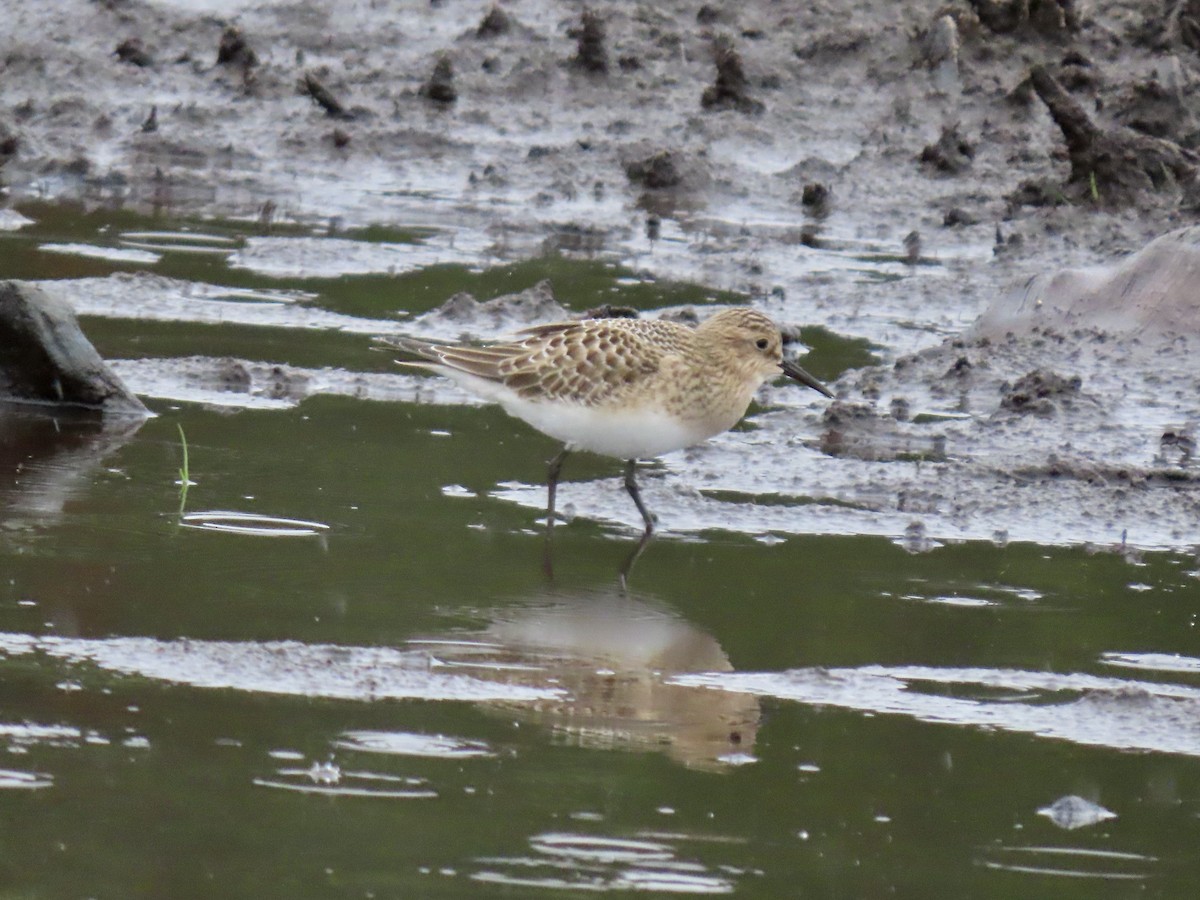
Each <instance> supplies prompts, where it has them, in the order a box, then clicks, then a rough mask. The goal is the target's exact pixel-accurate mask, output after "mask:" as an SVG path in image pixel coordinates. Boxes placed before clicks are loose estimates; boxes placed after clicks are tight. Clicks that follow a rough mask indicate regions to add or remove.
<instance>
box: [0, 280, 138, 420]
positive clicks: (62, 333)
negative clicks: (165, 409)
mask: <svg viewBox="0 0 1200 900" xmlns="http://www.w3.org/2000/svg"><path fill="white" fill-rule="evenodd" d="M0 400H10V401H25V402H35V403H54V404H59V403H65V404H70V405H75V406H87V407H92V408H96V409H100V410H103V411H104V412H105V413H114V414H124V415H138V416H144V415H146V414H147V410H146V407H145V406H144V405H143V404H142V401H140V400H139V399H138V398H137V397H136V396H135V395H134V394H133V393H131V392H130V390H129V389H128V388H127V387H126V386H125V385H124V383H123V382H122V381H121V379H119V378H118V377H117V376H116V375H115V374H113V372H112V370H111V369H110V368H109V367H108V365H107V364H106V363H105V362H104V360H103V359H102V358H101V356H100V354H99V353H97V352H96V348H95V347H93V346H92V344H91V342H90V341H89V340H88V339H87V337H86V336H85V335H84V333H83V331H82V330H81V329H80V328H79V322H78V321H77V320H76V318H75V313H74V311H73V310H72V309H71V307H70V306H68V305H67V304H66V303H64V302H63V301H62V300H59V299H58V298H56V297H51V296H50V295H49V294H47V293H46V292H45V291H43V290H42V289H41V288H38V287H34V286H33V285H30V284H24V283H21V282H17V281H3V282H0Z"/></svg>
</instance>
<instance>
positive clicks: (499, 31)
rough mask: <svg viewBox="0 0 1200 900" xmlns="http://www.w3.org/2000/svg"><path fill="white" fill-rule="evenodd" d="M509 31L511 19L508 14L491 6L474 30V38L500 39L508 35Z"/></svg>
mask: <svg viewBox="0 0 1200 900" xmlns="http://www.w3.org/2000/svg"><path fill="white" fill-rule="evenodd" d="M511 30H512V19H511V18H510V17H509V15H508V13H506V12H505V11H504V10H502V9H501V8H500V7H498V6H493V7H492V8H491V9H489V10H488V11H487V13H486V14H485V15H484V17H483V18H482V19H481V20H480V21H479V26H478V27H477V28H476V29H475V37H477V38H480V39H484V38H494V37H500V36H501V35H503V34H508V32H509V31H511Z"/></svg>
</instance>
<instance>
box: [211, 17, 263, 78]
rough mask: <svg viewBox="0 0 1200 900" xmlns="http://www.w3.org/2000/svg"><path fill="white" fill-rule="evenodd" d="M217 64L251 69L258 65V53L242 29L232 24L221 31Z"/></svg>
mask: <svg viewBox="0 0 1200 900" xmlns="http://www.w3.org/2000/svg"><path fill="white" fill-rule="evenodd" d="M217 65H219V66H234V67H240V68H241V69H243V70H244V71H249V70H250V69H253V68H254V67H255V66H257V65H258V54H257V53H255V52H254V48H252V47H251V46H250V43H249V42H248V41H247V40H246V36H245V35H244V34H242V29H240V28H238V27H237V26H235V25H230V26H229V27H228V28H226V29H225V30H224V31H223V32H222V33H221V40H220V43H218V44H217Z"/></svg>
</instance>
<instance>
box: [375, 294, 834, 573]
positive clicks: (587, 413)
mask: <svg viewBox="0 0 1200 900" xmlns="http://www.w3.org/2000/svg"><path fill="white" fill-rule="evenodd" d="M381 340H382V342H383V343H385V344H388V345H390V346H393V347H398V348H400V349H401V350H404V351H406V352H408V353H410V354H412V355H414V356H416V357H419V359H418V360H417V361H408V362H404V363H402V364H403V365H409V366H415V367H417V368H423V369H428V370H430V371H433V372H437V373H439V374H441V375H447V376H449V377H450V378H452V379H454V380H455V381H457V382H458V383H459V384H461V385H462V386H463V387H465V388H467V389H468V390H470V391H472V392H473V393H476V394H478V395H479V396H481V397H483V398H485V399H487V400H492V401H495V402H497V403H499V404H500V405H501V406H502V407H504V409H505V410H506V411H507V412H508V413H509V414H510V415H513V416H516V417H517V418H518V419H522V420H524V421H525V422H528V423H529V424H530V425H532V426H533V427H534V428H536V429H537V430H538V431H541V432H542V433H544V434H547V435H549V436H550V437H552V438H555V439H557V440H559V441H562V442H563V449H562V451H561V452H560V453H559V454H558V455H557V456H555V457H554V459H552V460H550V463H549V466H550V470H549V477H548V491H547V500H546V528H547V535H549V532H550V529H552V528H553V527H554V500H555V491H556V489H557V487H558V476H559V473H560V472H561V471H562V464H563V460H564V459H566V456H567V454H568V453H569V452H571V451H572V450H587V451H590V452H592V453H598V454H601V455H603V456H615V457H617V458H619V459H624V460H626V465H625V489H626V490H627V491H629V496H630V497H632V498H633V502H634V503H636V504H637V508H638V512H640V513H641V515H642V521H643V522H644V523H645V526H646V529H645V531H644V532H643V534H642V540H641V542H640V543H639V544H638V547H637V548H636V550H635V551H634V553H633V555H632V556H631V557H630V558H629V560H628V561H627V562H626V564H625V566H624V568H623V569H622V580H624V575H625V573H627V572H628V570H629V568H630V567H631V566H632V565H633V562H634V560H636V559H637V556H638V555H639V554H640V552H641V550H642V549H643V548H644V547H645V545H646V542H647V541H648V540H649V538H650V535H651V534H652V533H653V531H654V520H653V518H652V517H651V515H650V512H649V511H648V510H647V509H646V505H645V504H644V503H643V502H642V498H641V494H640V493H639V491H638V486H637V480H636V478H635V471H636V466H637V460H638V459H643V458H646V457H653V456H660V455H662V454H664V453H669V452H670V451H672V450H679V449H681V448H683V447H690V446H691V445H693V444H698V443H700V442H701V441H704V440H707V439H708V438H710V437H712V436H713V435H715V434H719V433H720V432H722V431H726V430H728V429H729V428H732V427H733V426H734V425H735V424H737V422H738V420H740V419H741V418H742V416H743V415H745V413H746V408H747V407H748V406H749V405H750V400H751V398H752V397H753V396H754V393H755V391H757V390H758V388H759V387H760V386H761V385H762V383H763V382H764V381H767V380H769V379H771V378H774V377H776V376H778V375H781V374H783V375H789V376H791V377H792V378H794V379H796V380H797V381H799V382H800V383H801V384H805V385H807V386H808V387H810V388H812V389H813V390H815V391H819V392H820V393H822V394H824V395H825V396H826V397H832V396H833V395H832V394H831V393H830V392H829V390H828V389H827V388H826V387H825V386H824V385H823V384H821V382H819V381H817V379H815V378H814V377H813V376H812V375H810V374H809V373H808V372H806V371H804V369H802V368H800V367H799V366H798V365H796V364H795V363H793V362H791V361H789V360H785V359H784V358H783V338H782V336H781V335H780V333H779V329H778V327H776V325H775V323H774V322H772V321H771V320H770V319H769V318H768V317H767V316H765V315H763V314H762V313H760V312H758V311H757V310H754V309H750V308H749V307H734V308H732V309H726V310H723V311H721V312H719V313H716V314H715V315H713V316H711V317H710V318H708V319H706V320H705V321H704V322H702V323H701V324H700V325H698V326H697V327H695V328H691V327H688V326H686V325H680V324H677V323H675V322H664V321H661V320H654V319H624V318H606V319H581V320H577V321H573V322H557V323H554V324H550V325H537V326H535V327H533V328H527V329H525V330H524V331H521V332H518V333H517V335H516V336H515V337H514V338H513V339H512V340H510V341H501V342H496V343H487V344H482V345H468V344H458V343H438V342H435V341H427V340H422V339H420V338H412V337H400V338H383V339H381Z"/></svg>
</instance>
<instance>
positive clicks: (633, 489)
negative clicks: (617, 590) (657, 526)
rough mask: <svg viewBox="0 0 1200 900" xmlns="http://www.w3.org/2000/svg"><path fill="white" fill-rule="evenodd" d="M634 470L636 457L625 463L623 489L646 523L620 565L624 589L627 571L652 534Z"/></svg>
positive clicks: (652, 526) (651, 520)
mask: <svg viewBox="0 0 1200 900" xmlns="http://www.w3.org/2000/svg"><path fill="white" fill-rule="evenodd" d="M636 472H637V460H636V459H631V460H629V461H628V462H626V463H625V490H627V491H629V496H630V497H632V498H633V502H634V503H636V504H637V508H638V512H640V513H641V514H642V521H643V522H645V523H646V530H645V531H643V532H642V538H641V540H639V541H638V543H637V546H636V547H634V548H633V552H632V553H630V554H629V558H628V559H626V560H625V564H624V565H623V566H621V571H620V580H621V590H624V589H625V587H626V581H627V580H628V578H629V572H630V570H631V569H632V568H633V564H634V563H635V562H637V560H638V557H639V556H641V555H642V551H643V550H645V549H646V545H647V544H649V543H650V538H651V537H652V536H653V535H654V517H653V516H652V515H650V511H649V510H648V509H646V504H645V503H643V502H642V494H641V491H639V490H638V485H637V478H636V477H635V475H636Z"/></svg>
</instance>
